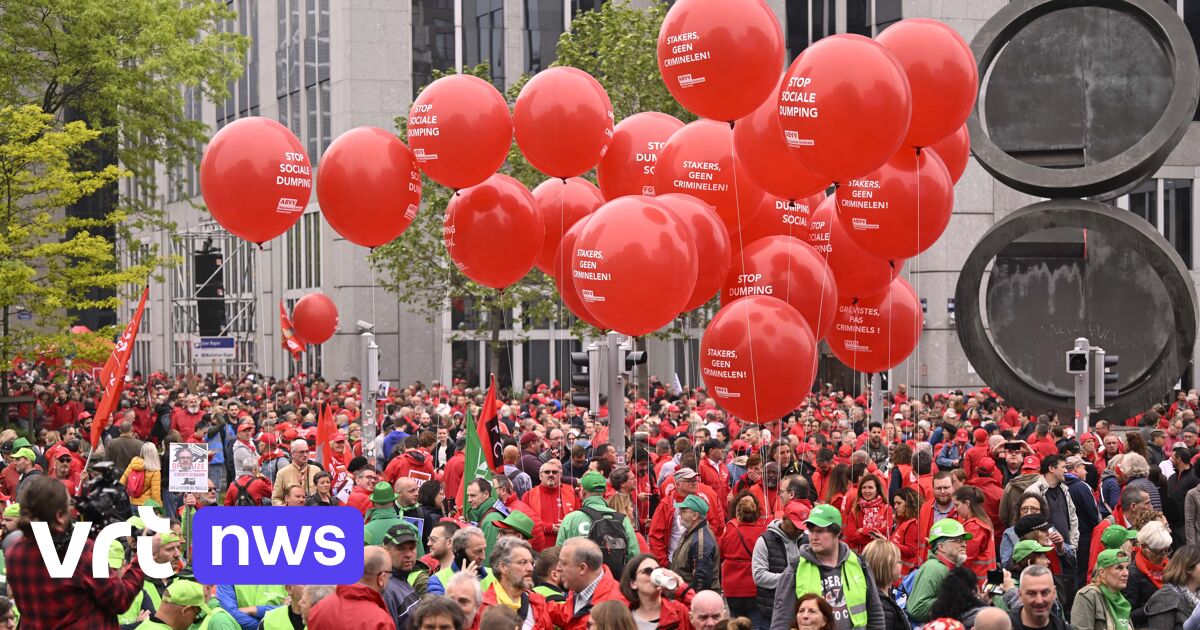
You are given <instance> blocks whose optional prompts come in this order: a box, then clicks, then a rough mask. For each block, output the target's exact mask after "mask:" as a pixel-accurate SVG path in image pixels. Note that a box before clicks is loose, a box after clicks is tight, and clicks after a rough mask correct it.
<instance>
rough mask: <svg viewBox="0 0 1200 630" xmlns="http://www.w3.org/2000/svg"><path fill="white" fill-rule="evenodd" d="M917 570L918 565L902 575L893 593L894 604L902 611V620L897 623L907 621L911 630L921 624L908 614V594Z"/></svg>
mask: <svg viewBox="0 0 1200 630" xmlns="http://www.w3.org/2000/svg"><path fill="white" fill-rule="evenodd" d="M919 570H920V567H918V568H916V569H913V570H912V571H911V572H909V574H908V575H906V576H904V579H903V580H900V586H899V587H897V588H896V593H895V595H893V597H894V598H895V600H896V605H897V606H899V607H900V610H902V611H904V620H903V621H900V622H899V623H901V624H904V623H905V622H907V625H911V627H912V628H913V630H916V629H917V628H919V627H921V626H922V625H923V624H920V623H917V622H915V621H913V619H912V617H909V616H908V596H909V595H910V594H912V588H913V583H914V582H916V581H917V571H919Z"/></svg>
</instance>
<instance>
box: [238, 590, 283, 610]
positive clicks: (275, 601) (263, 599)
mask: <svg viewBox="0 0 1200 630" xmlns="http://www.w3.org/2000/svg"><path fill="white" fill-rule="evenodd" d="M233 592H234V593H236V594H237V604H238V607H241V606H279V605H280V604H282V603H283V602H285V601H287V590H285V589H284V588H283V587H282V586H277V585H269V586H262V585H252V584H248V585H245V586H234V587H233Z"/></svg>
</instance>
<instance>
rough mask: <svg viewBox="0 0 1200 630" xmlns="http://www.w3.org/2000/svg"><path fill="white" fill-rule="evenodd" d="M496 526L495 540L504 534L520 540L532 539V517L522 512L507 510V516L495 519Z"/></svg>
mask: <svg viewBox="0 0 1200 630" xmlns="http://www.w3.org/2000/svg"><path fill="white" fill-rule="evenodd" d="M496 527H497V528H498V532H497V535H496V540H499V539H501V538H504V537H506V536H516V537H518V538H521V539H522V540H532V539H533V519H531V518H529V515H528V514H526V513H524V512H516V511H513V512H509V513H508V516H505V517H504V518H502V519H500V520H498V521H496Z"/></svg>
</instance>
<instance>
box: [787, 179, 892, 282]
mask: <svg viewBox="0 0 1200 630" xmlns="http://www.w3.org/2000/svg"><path fill="white" fill-rule="evenodd" d="M838 194H840V193H838ZM836 199H837V195H834V196H831V197H828V198H827V199H825V201H822V202H821V205H820V206H818V207H817V211H816V212H814V213H813V217H812V219H811V220H810V221H809V222H808V228H809V230H808V243H809V245H812V246H813V248H814V249H816V250H817V253H819V254H821V256H823V257H824V258H825V260H826V261H828V262H829V268H830V270H832V271H833V278H834V280H836V281H837V287H838V295H839V296H842V297H858V296H864V295H871V294H874V293H879V292H880V291H882V290H884V289H886V288H887V286H888V284H890V283H891V281H892V280H894V279H895V278H896V276H897V275H898V274H899V273H900V269H901V266H902V261H892V262H889V261H888V260H887V259H886V258H879V257H877V256H872V255H871V254H870V253H868V252H867V251H866V250H864V249H863V248H862V247H859V246H858V244H857V243H855V242H854V239H852V238H850V234H849V233H848V232H847V231H846V228H845V226H843V225H842V224H841V222H840V221H838V218H837V207H836V206H837V202H836Z"/></svg>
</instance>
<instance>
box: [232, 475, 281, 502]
mask: <svg viewBox="0 0 1200 630" xmlns="http://www.w3.org/2000/svg"><path fill="white" fill-rule="evenodd" d="M239 484H240V485H242V486H243V487H245V488H246V492H248V493H250V498H252V499H254V505H263V499H267V505H270V504H271V503H270V499H271V493H272V492H273V491H274V490H275V488H274V487H273V486H272V485H271V482H269V481H267V480H266V479H265V478H263V477H251V476H250V475H242V476H241V477H238V478H237V481H234V482H232V483H230V484H229V490H227V491H226V492H225V505H229V506H232V505H235V504H236V503H237V495H238V485H239Z"/></svg>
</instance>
